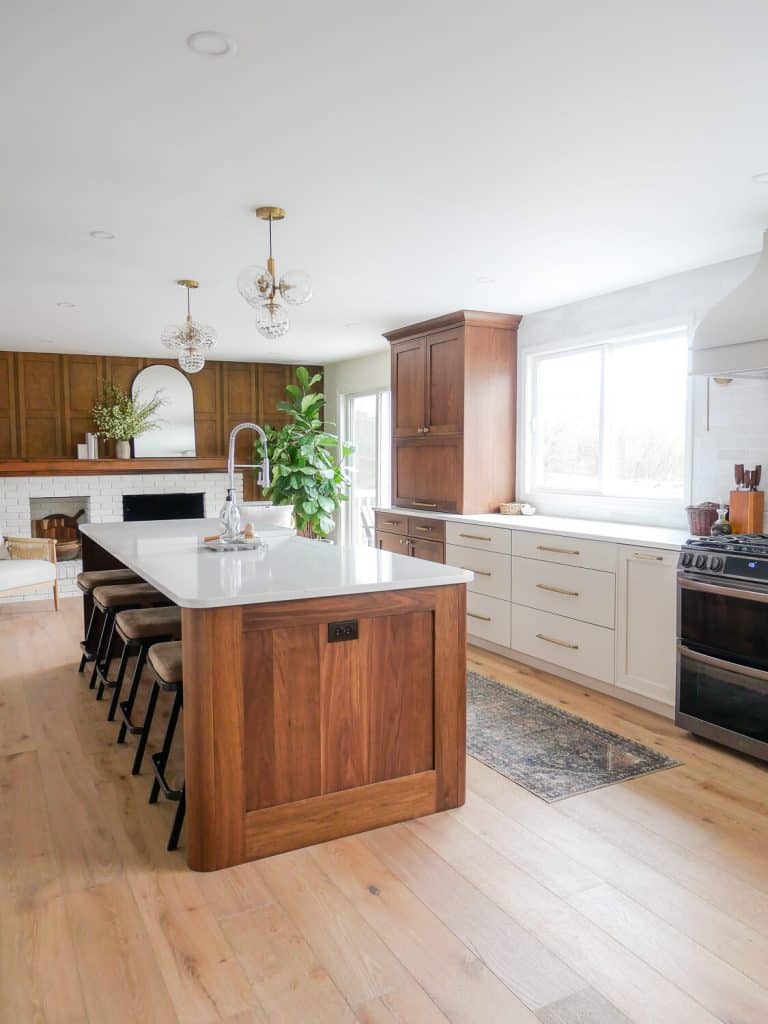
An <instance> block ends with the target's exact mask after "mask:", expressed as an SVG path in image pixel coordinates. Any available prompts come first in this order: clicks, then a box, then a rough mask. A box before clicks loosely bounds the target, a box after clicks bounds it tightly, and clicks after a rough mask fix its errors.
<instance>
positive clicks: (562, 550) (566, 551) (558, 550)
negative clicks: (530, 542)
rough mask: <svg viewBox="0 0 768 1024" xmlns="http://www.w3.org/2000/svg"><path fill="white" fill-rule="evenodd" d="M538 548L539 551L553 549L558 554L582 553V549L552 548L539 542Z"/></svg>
mask: <svg viewBox="0 0 768 1024" xmlns="http://www.w3.org/2000/svg"><path fill="white" fill-rule="evenodd" d="M536 550H537V551H552V552H554V553H555V554H556V555H579V554H581V552H580V551H578V550H574V549H573V548H550V547H547V545H546V544H537V545H536Z"/></svg>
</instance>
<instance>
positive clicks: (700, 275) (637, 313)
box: [518, 255, 768, 526]
mask: <svg viewBox="0 0 768 1024" xmlns="http://www.w3.org/2000/svg"><path fill="white" fill-rule="evenodd" d="M756 262H757V256H756V255H755V256H744V257H741V258H740V259H737V260H729V261H727V262H725V263H717V264H713V265H712V266H708V267H700V268H698V269H696V270H691V271H687V272H686V273H684V274H675V275H673V276H672V277H666V278H662V279H660V280H658V281H651V282H649V283H647V284H643V285H638V286H637V287H634V288H625V289H623V290H622V291H619V292H613V293H611V294H608V295H599V296H596V297H594V298H590V299H585V300H584V301H582V302H575V303H572V304H570V305H568V306H561V307H559V308H557V309H550V310H545V311H544V312H541V313H533V314H530V315H528V316H526V317H524V318H523V322H522V324H521V326H520V332H519V347H520V352H521V353H522V352H525V351H526V350H531V349H541V348H556V347H558V346H559V345H561V344H563V343H568V342H573V341H575V340H577V339H582V340H584V341H585V342H588V341H593V340H594V341H596V340H598V339H602V340H605V339H607V338H610V337H611V336H612V335H620V334H626V333H629V332H631V331H634V330H636V329H640V330H642V329H644V328H646V327H654V326H656V325H659V326H660V325H663V324H668V323H677V324H682V323H687V324H689V325H690V326H691V328H693V327H694V326H695V324H696V323H697V322H698V320H700V319H701V317H702V316H703V314H704V313H705V312H706V311H707V310H708V309H709V308H710V307H711V306H713V305H714V304H715V303H716V302H718V301H719V300H720V299H721V298H723V297H724V296H725V295H726V294H727V293H728V292H729V291H731V290H732V289H733V288H735V287H736V285H737V284H739V283H740V282H741V281H743V280H744V278H745V277H746V276H747V274H748V273H749V272H750V271H751V270H752V269H753V267H754V266H755V264H756ZM663 372H664V367H663V366H660V367H659V373H663ZM521 377H522V375H521ZM522 383H523V382H522V380H521V394H520V418H521V425H522V421H523V420H524V418H525V416H526V410H525V409H524V408H523V397H524V396H523V394H522ZM709 391H710V401H709V414H708V415H707V382H706V379H705V378H699V377H696V378H693V380H692V386H691V396H692V410H691V416H692V429H691V452H690V481H689V485H690V497H691V501H692V502H693V503H698V502H700V501H707V500H712V501H724V500H727V497H728V492H729V490H730V489H731V487H732V484H733V465H734V463H736V462H743V463H744V464H745V465H747V466H751V465H754V464H755V463H762V464H763V466H765V469H766V473H768V380H734V381H733V383H732V384H729V385H728V386H727V387H719V386H718V385H716V384H714V383H711V384H710V387H709ZM648 415H649V416H652V415H653V406H652V404H651V405H650V406H649V410H648ZM518 435H519V437H520V436H521V435H522V431H518ZM521 463H522V460H521V461H520V463H519V465H520V475H519V478H518V490H519V492H520V493H519V497H520V498H522V499H523V500H525V499H526V498H527V497H529V496H528V495H526V494H524V493H522V492H521V488H522V480H523V477H522V465H521ZM550 500H551V501H552V504H551V505H549V504H545V503H544V502H542V501H541V500H539V501H538V508H539V511H540V512H550V513H552V514H556V513H558V512H559V513H565V512H566V511H567V514H570V515H579V514H582V515H585V516H589V515H594V514H596V512H595V509H587V508H585V507H584V502H583V500H581V499H580V504H581V508H582V511H581V512H579V510H578V509H574V507H572V506H571V507H570V508H568V509H566V508H564V507H563V506H562V505H560V504H558V499H556V498H553V499H550ZM602 512H603V515H605V516H606V517H608V518H612V519H617V520H621V519H631V518H632V511H631V509H630V511H629V512H627V509H626V506H625V503H621V502H613V503H611V504H608V503H606V504H605V505H604V507H603V510H602ZM668 524H669V525H680V526H685V525H686V524H687V519H686V518H685V515H684V512H683V509H682V508H681V509H680V510H679V514H677V515H676V517H675V519H674V520H668Z"/></svg>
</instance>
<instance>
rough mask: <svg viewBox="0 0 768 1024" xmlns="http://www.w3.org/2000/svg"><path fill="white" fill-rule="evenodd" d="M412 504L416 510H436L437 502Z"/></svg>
mask: <svg viewBox="0 0 768 1024" xmlns="http://www.w3.org/2000/svg"><path fill="white" fill-rule="evenodd" d="M413 504H414V505H416V506H417V507H418V508H437V502H435V501H431V502H430V501H414V503H413Z"/></svg>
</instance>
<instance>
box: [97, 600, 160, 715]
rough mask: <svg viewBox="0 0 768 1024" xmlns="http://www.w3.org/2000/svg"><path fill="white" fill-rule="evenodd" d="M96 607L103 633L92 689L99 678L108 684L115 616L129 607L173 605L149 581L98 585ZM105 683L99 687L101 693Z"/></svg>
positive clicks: (99, 644) (98, 648)
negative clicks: (105, 585)
mask: <svg viewBox="0 0 768 1024" xmlns="http://www.w3.org/2000/svg"><path fill="white" fill-rule="evenodd" d="M91 596H92V598H93V604H94V607H95V608H97V609H98V611H99V612H100V613H101V616H102V620H101V632H100V633H99V641H98V643H97V645H96V652H95V654H94V658H93V671H92V672H91V681H90V683H89V686H90V688H91V689H93V688H94V687H95V686H96V681H97V679H98V680H102V681H103V684H104V685H106V684H107V683H109V678H108V676H109V666H110V665H111V663H112V657H113V640H114V637H115V616H116V615H117V613H118V612H122V611H126V610H127V609H129V608H151V607H159V606H162V605H168V604H170V601H169V600H168V598H167V597H166V596H165V595H164V594H161V593H160V591H159V590H157V589H156V588H155V587H153V586H151V585H150V584H149V583H121V584H117V585H115V586H108V587H96V589H95V590H94V591H93V593H92V595H91ZM103 692H104V686H103V685H102V686H100V687H99V695H101V694H103Z"/></svg>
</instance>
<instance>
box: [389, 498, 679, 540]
mask: <svg viewBox="0 0 768 1024" xmlns="http://www.w3.org/2000/svg"><path fill="white" fill-rule="evenodd" d="M377 511H379V512H397V513H398V514H400V515H408V516H422V517H424V518H426V519H445V520H446V521H448V522H457V523H467V524H474V525H475V526H501V527H504V528H505V529H507V530H532V531H533V532H534V533H559V534H563V535H564V536H568V537H582V538H584V539H585V540H606V541H612V542H613V543H614V544H634V545H637V546H642V547H651V548H668V549H670V550H678V549H679V548H680V547H681V546H682V545H683V544H684V543H685V541H686V540H687V539H688V537H689V536H690V534H689V533H688V532H687V531H686V530H674V529H671V528H670V529H668V528H666V527H662V526H641V525H637V524H633V523H603V522H599V521H598V520H595V519H572V518H567V517H565V516H540V515H532V516H522V515H521V516H502V515H500V514H499V513H497V512H488V513H482V514H480V515H474V516H460V515H455V514H453V513H448V512H421V511H415V510H414V509H411V508H397V507H395V506H392V507H391V508H383V509H377Z"/></svg>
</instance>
